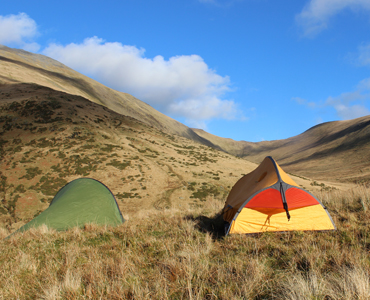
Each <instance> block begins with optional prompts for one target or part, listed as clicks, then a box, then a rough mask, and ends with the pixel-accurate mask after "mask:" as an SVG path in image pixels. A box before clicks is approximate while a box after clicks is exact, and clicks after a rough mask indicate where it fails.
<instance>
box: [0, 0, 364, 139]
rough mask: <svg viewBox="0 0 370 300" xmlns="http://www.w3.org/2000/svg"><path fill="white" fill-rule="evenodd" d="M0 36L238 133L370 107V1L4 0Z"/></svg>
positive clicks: (261, 135)
mask: <svg viewBox="0 0 370 300" xmlns="http://www.w3.org/2000/svg"><path fill="white" fill-rule="evenodd" d="M0 44H2V45H5V46H8V47H12V48H18V49H24V50H27V51H30V52H33V53H38V54H43V55H47V56H49V57H51V58H53V59H56V60H58V61H60V62H62V63H63V64H65V65H67V66H68V67H70V68H72V69H74V70H76V71H78V72H80V73H82V74H84V75H87V76H89V77H91V78H93V79H95V80H97V81H99V82H101V83H103V84H104V85H106V86H108V87H110V88H113V89H115V90H119V91H122V92H126V93H129V94H131V95H133V96H135V97H136V98H138V99H140V100H142V101H144V102H146V103H148V104H150V105H151V106H152V107H154V108H155V109H157V110H159V111H160V112H162V113H164V114H166V115H168V116H170V117H172V118H174V119H176V120H178V121H180V122H181V123H183V124H185V125H187V126H189V127H192V128H201V129H204V130H206V131H207V132H209V133H212V134H214V135H217V136H220V137H226V138H232V139H234V140H238V141H239V140H245V141H251V142H259V141H265V140H277V139H285V138H289V137H292V136H295V135H298V134H300V133H302V132H304V131H305V130H307V129H309V128H310V127H312V126H315V125H317V124H320V123H323V122H329V121H337V120H348V119H354V118H357V117H361V116H365V115H369V114H370V73H369V71H370V1H369V0H121V1H112V0H106V1H104V2H102V1H97V0H89V1H82V0H80V1H79V0H74V1H70V0H64V1H50V0H48V1H46V0H35V1H29V0H14V1H2V3H1V6H0Z"/></svg>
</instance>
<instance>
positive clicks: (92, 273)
mask: <svg viewBox="0 0 370 300" xmlns="http://www.w3.org/2000/svg"><path fill="white" fill-rule="evenodd" d="M368 195H369V190H368V189H367V188H365V187H359V188H358V189H356V190H353V191H349V192H339V191H336V190H333V191H330V192H325V193H322V194H321V195H318V196H319V197H320V198H321V200H322V201H323V203H324V204H325V205H326V206H327V207H328V209H329V211H330V213H331V214H332V217H333V219H334V222H335V223H336V226H337V228H338V230H336V231H331V232H289V233H262V234H257V235H231V236H226V237H225V236H223V234H222V228H223V223H222V219H221V218H220V217H218V216H217V214H216V212H218V211H219V210H220V209H221V207H222V204H223V203H221V202H220V201H219V200H213V198H208V199H207V201H206V202H205V204H204V206H203V207H198V208H187V209H183V210H175V209H169V210H164V211H156V210H148V211H145V212H144V211H143V212H142V213H141V214H138V216H137V217H135V218H134V217H130V220H129V221H127V222H126V223H124V224H123V225H120V226H118V227H104V226H97V225H95V224H89V225H86V226H85V228H82V229H79V228H73V229H71V230H69V231H66V232H56V231H54V230H50V229H48V228H47V227H45V226H42V227H40V228H39V229H32V230H29V231H28V232H25V233H20V234H16V235H13V236H12V237H10V238H9V239H6V240H3V241H1V242H0V250H1V251H0V265H1V271H0V299H35V298H36V299H369V297H370V281H369V278H370V258H369V250H370V234H369V229H370V226H369V217H370V215H369V210H368V205H369V202H368V198H366V197H368ZM366 199H367V200H366ZM7 234H8V232H7V231H6V229H4V228H0V235H1V237H5V236H6V235H7Z"/></svg>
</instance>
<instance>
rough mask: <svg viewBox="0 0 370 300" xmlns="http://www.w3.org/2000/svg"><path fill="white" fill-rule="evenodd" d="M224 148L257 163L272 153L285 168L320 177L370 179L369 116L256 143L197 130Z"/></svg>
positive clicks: (358, 180) (327, 124)
mask: <svg viewBox="0 0 370 300" xmlns="http://www.w3.org/2000/svg"><path fill="white" fill-rule="evenodd" d="M195 131H196V132H197V133H198V134H199V135H201V136H203V137H204V138H206V139H209V140H210V141H211V142H213V143H214V144H216V145H218V146H220V148H221V149H224V150H225V151H228V152H229V151H230V148H231V147H233V146H234V145H235V151H234V152H233V154H235V155H238V156H241V157H243V158H246V159H248V160H250V161H253V162H256V163H259V162H260V161H262V159H263V158H264V157H265V156H268V155H271V156H272V157H274V158H275V159H276V160H278V161H279V163H280V165H282V166H283V167H284V169H285V170H287V171H289V172H292V173H295V174H299V175H302V176H308V177H311V178H316V179H320V180H335V181H341V182H348V181H349V182H369V181H370V116H366V117H362V118H358V119H354V120H348V121H336V122H328V123H324V124H320V125H317V126H315V127H312V128H311V129H309V130H307V131H305V132H304V133H302V134H300V135H297V136H294V137H291V138H289V139H284V140H276V141H264V142H259V143H250V142H244V141H241V142H235V141H233V140H229V139H222V138H219V137H214V136H212V135H209V134H207V133H205V132H202V131H200V130H195Z"/></svg>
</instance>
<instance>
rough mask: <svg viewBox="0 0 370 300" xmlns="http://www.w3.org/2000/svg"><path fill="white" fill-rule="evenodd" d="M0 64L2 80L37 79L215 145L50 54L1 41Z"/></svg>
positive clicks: (18, 81) (184, 135) (11, 81)
mask: <svg viewBox="0 0 370 300" xmlns="http://www.w3.org/2000/svg"><path fill="white" fill-rule="evenodd" d="M0 66H1V68H0V84H1V83H2V84H13V83H22V82H26V83H36V84H38V85H42V86H46V87H50V88H52V89H54V90H59V91H62V92H66V93H68V94H72V95H78V96H82V97H84V98H86V99H89V100H90V101H92V102H95V103H98V104H101V105H104V106H106V107H108V108H110V109H111V110H113V111H115V112H117V113H119V114H122V115H126V116H130V117H133V118H135V119H137V120H139V121H142V122H144V123H146V124H148V125H150V126H154V127H156V128H158V129H160V130H162V131H165V132H168V133H170V134H177V135H180V136H183V137H186V138H189V139H192V140H195V141H198V142H200V143H203V144H205V145H209V146H213V145H212V144H210V142H209V141H207V140H204V139H202V138H201V137H199V136H198V135H197V134H196V133H194V132H193V131H192V130H191V129H190V128H188V127H187V126H185V125H183V124H181V123H180V122H177V121H176V120H174V119H172V118H170V117H168V116H166V115H164V114H162V113H160V112H159V111H157V110H155V109H154V108H152V107H151V106H150V105H148V104H146V103H145V102H143V101H141V100H139V99H136V98H135V97H133V96H132V95H130V94H126V93H122V92H118V91H115V90H113V89H110V88H108V87H106V86H104V85H103V84H101V83H99V82H97V81H95V80H93V79H91V78H89V77H87V76H84V75H82V74H80V73H78V72H76V71H74V70H72V69H70V68H68V67H67V66H65V65H63V64H61V63H60V62H58V61H56V60H53V59H51V58H49V57H47V56H44V55H41V54H33V53H30V52H27V51H24V50H18V49H12V48H8V47H5V46H1V45H0Z"/></svg>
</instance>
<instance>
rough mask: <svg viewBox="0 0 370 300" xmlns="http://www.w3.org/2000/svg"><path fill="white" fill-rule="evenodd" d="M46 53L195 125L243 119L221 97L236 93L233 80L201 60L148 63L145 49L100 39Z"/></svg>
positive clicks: (177, 58) (185, 58)
mask: <svg viewBox="0 0 370 300" xmlns="http://www.w3.org/2000/svg"><path fill="white" fill-rule="evenodd" d="M43 53H44V54H45V55H48V56H50V57H52V58H54V59H56V60H58V61H60V62H62V63H64V64H66V65H68V66H69V67H71V68H74V69H76V70H78V71H79V72H82V73H84V74H86V75H88V76H91V77H93V78H95V79H97V80H98V81H100V82H102V83H104V84H105V85H107V86H109V87H112V88H114V89H117V90H119V91H123V92H127V93H130V94H132V95H134V96H135V97H137V98H139V99H141V100H143V101H145V102H147V103H149V104H151V105H152V106H154V107H155V108H157V109H159V110H161V111H162V112H165V113H167V114H171V115H173V116H180V117H184V118H186V119H187V120H188V121H189V122H203V121H205V120H209V119H212V118H223V119H232V118H235V117H236V115H237V109H236V104H235V103H234V102H233V101H232V100H223V99H222V98H221V97H222V96H223V95H224V93H226V92H228V91H229V90H230V80H229V77H228V76H220V75H218V74H217V73H216V71H215V70H212V69H210V68H209V67H208V66H207V64H206V63H205V62H204V60H203V59H202V58H201V57H200V56H198V55H179V56H173V57H170V58H169V59H168V60H166V59H164V57H162V56H160V55H158V56H156V57H154V58H147V57H145V49H143V48H140V49H139V48H137V47H135V46H129V45H123V44H121V43H118V42H113V43H112V42H105V41H104V40H103V39H100V38H98V37H92V38H87V39H85V40H84V41H83V42H82V43H80V44H75V43H71V44H68V45H59V44H51V45H49V46H48V47H47V48H45V49H44V50H43Z"/></svg>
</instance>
